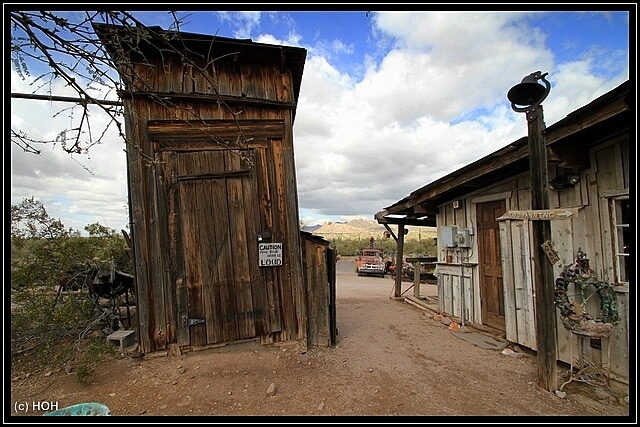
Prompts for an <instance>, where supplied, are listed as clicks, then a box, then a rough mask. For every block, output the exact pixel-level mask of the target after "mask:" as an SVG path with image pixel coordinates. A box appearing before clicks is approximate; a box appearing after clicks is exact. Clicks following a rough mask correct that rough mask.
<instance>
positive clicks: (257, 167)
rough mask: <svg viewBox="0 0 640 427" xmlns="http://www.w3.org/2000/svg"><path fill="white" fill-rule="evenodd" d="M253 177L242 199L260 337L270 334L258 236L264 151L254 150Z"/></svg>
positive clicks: (252, 288)
mask: <svg viewBox="0 0 640 427" xmlns="http://www.w3.org/2000/svg"><path fill="white" fill-rule="evenodd" d="M253 154H254V156H253V175H252V177H251V179H247V180H243V181H242V184H243V197H244V204H245V206H247V207H251V209H247V214H246V215H247V217H246V221H247V227H246V233H247V234H246V238H245V239H246V240H245V241H246V243H247V258H248V260H249V263H248V264H249V265H248V268H249V275H250V278H249V280H250V286H251V289H250V293H251V298H252V301H251V303H252V306H253V312H254V323H253V327H254V329H255V333H256V334H257V335H265V334H268V333H269V332H270V330H269V326H268V322H267V318H268V315H269V301H268V298H267V283H266V278H265V276H264V275H263V274H261V271H260V266H259V264H258V259H259V255H258V243H257V236H258V233H259V232H261V231H262V227H261V219H260V213H261V204H260V197H261V194H260V189H261V188H263V187H262V186H261V185H260V184H259V180H260V177H261V176H262V173H263V171H262V170H261V168H262V159H263V158H264V156H265V148H262V149H256V150H253Z"/></svg>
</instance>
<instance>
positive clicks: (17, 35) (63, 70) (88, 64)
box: [10, 11, 246, 163]
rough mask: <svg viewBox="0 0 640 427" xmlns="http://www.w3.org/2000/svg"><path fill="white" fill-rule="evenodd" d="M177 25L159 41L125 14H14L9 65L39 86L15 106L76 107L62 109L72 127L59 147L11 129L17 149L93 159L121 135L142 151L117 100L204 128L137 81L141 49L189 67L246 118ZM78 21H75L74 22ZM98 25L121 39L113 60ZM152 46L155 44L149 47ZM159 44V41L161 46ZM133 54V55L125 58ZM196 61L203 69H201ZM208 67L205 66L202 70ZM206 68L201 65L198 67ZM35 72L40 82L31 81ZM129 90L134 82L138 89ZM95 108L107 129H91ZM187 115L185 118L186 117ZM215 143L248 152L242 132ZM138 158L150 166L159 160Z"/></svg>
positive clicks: (193, 115)
mask: <svg viewBox="0 0 640 427" xmlns="http://www.w3.org/2000/svg"><path fill="white" fill-rule="evenodd" d="M167 13H168V14H169V15H170V16H171V17H172V21H173V23H172V25H171V27H170V28H172V31H162V32H160V33H158V32H157V31H155V29H154V28H155V27H147V26H145V25H144V24H143V23H142V22H140V21H139V20H138V19H137V18H135V17H134V16H133V15H132V14H131V13H129V12H124V11H97V12H89V11H85V12H43V11H39V12H38V11H34V12H30V11H11V13H10V20H11V59H12V63H13V67H14V69H15V71H16V73H17V74H18V76H20V78H22V79H23V80H24V81H29V82H30V84H31V85H32V86H34V89H33V92H32V93H31V94H15V96H14V94H12V98H22V99H26V98H31V99H34V100H37V99H48V100H51V101H65V102H72V103H74V105H73V106H72V107H69V108H63V109H61V110H60V111H59V112H57V113H56V114H55V115H58V114H60V113H61V112H63V111H65V112H68V113H70V117H71V119H72V125H70V126H69V127H68V128H65V129H61V130H60V131H59V132H57V137H56V139H55V140H43V139H38V138H36V137H35V136H31V135H29V133H28V132H27V131H26V130H24V129H13V128H12V129H11V142H12V143H13V144H16V145H17V146H19V147H20V148H21V149H22V150H23V151H25V152H28V153H33V154H40V153H41V152H42V149H41V147H43V146H50V145H52V144H59V146H60V147H61V148H62V149H63V150H64V151H65V152H67V153H69V154H80V153H88V150H89V149H90V148H91V147H92V146H94V145H96V144H99V143H101V142H103V140H104V139H105V138H106V135H107V130H108V129H110V128H112V127H115V130H116V132H117V134H118V135H119V137H120V138H121V140H122V141H123V142H124V143H125V144H127V147H128V148H129V149H136V150H138V148H137V147H136V146H135V144H133V143H132V141H129V140H128V139H127V136H126V134H125V131H124V124H123V115H124V107H123V104H122V103H121V102H119V101H118V100H117V99H115V97H116V96H118V97H120V98H121V97H123V96H126V95H127V94H129V95H132V94H133V93H134V92H135V93H136V94H140V93H145V94H146V95H147V96H149V97H151V98H152V99H153V100H154V102H156V103H157V104H159V105H161V106H162V107H164V108H166V109H167V111H168V112H170V117H173V118H174V119H175V120H184V119H181V118H180V117H185V116H186V117H189V120H195V121H198V120H202V118H201V117H199V116H198V114H197V113H195V112H194V111H193V110H192V109H185V108H184V107H182V106H180V105H179V104H177V103H174V102H172V101H171V99H166V98H165V97H162V96H159V95H157V94H155V93H154V92H153V91H152V90H151V88H150V87H149V85H148V83H147V82H146V81H145V79H144V78H142V77H141V76H137V75H136V71H135V67H134V64H133V63H132V62H131V58H132V57H133V56H135V57H137V58H142V61H144V62H145V63H148V64H151V62H152V61H146V60H145V55H144V52H143V50H142V49H140V46H143V45H144V46H146V47H149V46H154V47H155V48H156V49H157V50H156V51H155V52H154V55H156V54H159V55H161V56H169V55H170V56H174V57H175V56H178V57H179V58H180V60H181V61H182V63H183V65H185V66H189V67H192V69H194V70H197V71H198V72H200V73H201V74H202V75H203V76H206V79H207V81H208V83H209V84H210V86H211V87H212V88H214V95H213V96H214V97H215V99H216V102H217V103H218V104H219V105H220V106H221V107H223V108H226V109H227V110H228V111H229V112H230V113H231V114H232V116H233V117H236V118H237V116H238V115H239V114H241V113H242V111H233V109H232V108H231V107H230V106H229V105H228V104H227V103H226V102H225V100H224V99H223V98H222V97H221V96H220V95H219V93H218V92H217V89H216V88H217V84H216V79H217V76H215V71H213V73H214V75H211V71H210V70H212V69H213V67H211V64H212V63H213V62H215V61H216V59H218V58H214V57H211V51H210V52H209V53H208V56H207V57H206V58H205V57H204V56H203V54H202V53H198V52H194V51H192V50H190V49H188V47H187V46H186V44H185V43H183V41H182V39H181V37H182V35H181V33H180V27H181V25H182V21H181V19H180V18H179V17H178V15H177V14H176V12H167ZM72 18H74V19H73V20H72ZM94 23H100V24H110V25H111V26H112V28H113V31H112V32H110V33H109V35H110V36H112V37H117V41H118V43H113V44H112V47H116V49H119V50H116V51H115V52H113V51H111V52H107V49H106V47H105V46H104V45H103V44H102V42H101V40H100V39H99V38H98V37H97V35H96V33H95V28H94V26H93V24H94ZM150 40H153V41H154V44H152V43H150ZM158 41H160V42H159V43H158ZM125 46H126V47H128V50H125V49H126V48H125ZM194 59H198V60H199V61H195V60H194ZM203 63H204V64H205V65H204V66H202V65H201V64H203ZM198 64H200V65H198ZM32 71H37V73H38V74H36V75H34V74H32ZM131 82H135V83H134V85H135V86H134V85H132V84H131ZM59 83H62V84H63V86H62V87H63V88H70V89H71V90H72V91H73V92H74V94H75V96H63V95H62V94H60V93H53V91H54V88H56V87H60V86H59ZM90 106H94V108H98V109H99V111H101V112H102V113H104V114H106V116H107V118H108V123H107V125H106V126H104V128H103V129H93V127H92V123H93V120H92V118H91V111H90ZM184 112H186V113H187V114H186V115H185V114H183V113H184ZM211 138H212V140H213V141H214V142H216V143H218V144H224V145H227V146H229V145H230V144H231V145H234V146H236V147H245V146H246V138H245V136H244V134H243V133H242V129H241V128H240V126H239V125H238V137H237V138H236V139H235V141H223V140H222V139H220V138H218V137H217V136H216V135H214V134H212V135H211ZM138 153H139V154H140V155H141V156H142V157H143V158H144V159H146V160H147V161H148V162H150V163H153V161H154V159H152V158H149V156H147V155H145V154H144V153H141V152H140V151H139V150H138Z"/></svg>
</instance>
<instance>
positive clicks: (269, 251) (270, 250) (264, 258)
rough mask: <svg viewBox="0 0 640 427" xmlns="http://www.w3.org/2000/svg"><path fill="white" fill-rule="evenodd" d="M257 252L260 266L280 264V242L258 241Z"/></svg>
mask: <svg viewBox="0 0 640 427" xmlns="http://www.w3.org/2000/svg"><path fill="white" fill-rule="evenodd" d="M258 253H259V261H260V267H277V266H279V265H282V243H259V244H258Z"/></svg>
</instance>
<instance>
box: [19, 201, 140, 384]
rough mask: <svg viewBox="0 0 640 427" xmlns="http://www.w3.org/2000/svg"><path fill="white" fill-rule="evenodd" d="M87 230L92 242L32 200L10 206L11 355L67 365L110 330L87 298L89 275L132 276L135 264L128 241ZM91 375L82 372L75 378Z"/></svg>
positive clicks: (110, 232) (98, 227) (95, 226)
mask: <svg viewBox="0 0 640 427" xmlns="http://www.w3.org/2000/svg"><path fill="white" fill-rule="evenodd" d="M85 230H86V231H87V232H88V234H89V236H82V235H81V234H80V233H79V232H78V231H75V230H73V229H71V228H68V229H67V228H65V227H64V225H63V224H62V222H61V221H60V220H58V219H54V218H51V217H49V215H48V213H47V212H46V209H45V207H44V205H42V203H41V202H39V201H37V200H34V199H33V198H31V199H24V200H23V201H22V202H21V203H20V204H18V205H11V286H10V288H11V349H12V354H24V353H25V352H32V353H34V354H37V355H38V356H39V358H40V359H41V360H43V361H44V362H46V363H57V362H69V361H70V360H71V359H73V358H74V357H75V356H74V355H75V353H77V352H78V351H81V350H82V345H81V343H83V342H85V341H86V340H85V339H84V338H85V337H86V336H92V335H91V333H92V332H98V335H100V334H101V333H102V328H103V326H104V324H105V323H106V324H107V325H108V320H107V319H106V316H105V312H104V311H102V310H100V309H97V308H96V307H95V305H94V302H93V301H92V299H91V298H90V296H89V292H88V289H87V287H86V281H85V280H84V279H85V276H86V275H87V270H89V269H90V268H91V266H92V265H93V266H96V265H102V266H104V264H105V263H106V264H107V265H110V266H114V267H115V268H116V269H118V270H121V271H124V272H130V273H132V269H133V263H132V261H131V257H130V255H129V248H128V247H127V244H126V241H125V240H124V238H123V237H122V236H121V235H119V234H118V233H116V232H115V231H114V230H112V229H109V228H107V227H104V226H101V225H100V224H90V225H88V226H86V227H85ZM87 277H89V276H87ZM63 286H64V287H63ZM63 289H64V290H65V292H62V291H63ZM101 342H102V344H105V345H108V343H106V340H104V339H103V340H101ZM94 351H95V349H94ZM83 370H84V371H83ZM90 372H91V370H90V369H89V370H87V369H85V368H82V369H80V370H79V371H77V375H80V376H83V375H86V374H88V373H90Z"/></svg>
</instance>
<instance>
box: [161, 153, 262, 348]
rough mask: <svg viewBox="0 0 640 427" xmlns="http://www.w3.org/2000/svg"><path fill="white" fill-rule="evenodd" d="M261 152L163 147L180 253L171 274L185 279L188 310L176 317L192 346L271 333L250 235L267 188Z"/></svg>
mask: <svg viewBox="0 0 640 427" xmlns="http://www.w3.org/2000/svg"><path fill="white" fill-rule="evenodd" d="M262 151H263V150H259V149H246V150H229V149H217V150H203V151H185V152H171V153H169V154H168V157H170V158H171V160H169V161H170V162H171V163H173V167H171V168H170V169H173V170H174V171H175V178H174V179H175V180H176V182H177V191H176V194H175V197H174V198H173V200H169V205H170V211H172V212H171V214H172V215H173V217H174V218H175V219H176V223H175V226H174V227H170V240H171V242H172V244H173V245H174V247H175V248H176V253H177V258H178V262H177V264H176V265H177V268H176V272H175V275H176V276H177V278H178V280H183V281H184V286H182V288H181V289H183V291H184V292H186V295H179V296H178V301H180V300H181V299H183V300H186V305H183V306H184V307H183V308H184V310H186V315H185V314H184V311H183V314H182V316H181V317H182V319H180V321H181V322H182V328H183V331H182V334H183V336H186V337H188V343H189V344H190V345H196V346H197V345H206V344H214V343H220V342H232V341H235V340H240V339H246V338H252V337H256V336H260V335H264V334H266V333H268V332H269V331H268V330H267V329H268V326H267V325H269V321H268V317H269V313H268V311H269V310H268V309H267V305H268V303H267V296H266V284H265V279H264V278H263V277H262V275H261V274H260V272H259V266H258V249H257V240H256V238H257V235H258V234H259V233H260V231H261V227H262V225H261V224H262V223H263V222H264V221H263V219H262V218H261V214H263V212H262V211H261V209H260V203H259V200H261V199H260V194H261V193H262V194H264V192H265V189H261V188H259V183H258V181H259V179H258V178H257V176H258V173H257V172H256V168H257V167H258V166H259V165H260V163H261V162H260V161H259V160H258V158H259V157H260V156H261V155H262V156H264V152H262ZM165 157H167V156H165ZM257 165H258V166H257ZM262 184H263V185H265V184H264V183H262ZM179 292H180V291H179ZM178 305H179V304H178ZM185 317H186V318H185ZM178 341H181V340H178ZM182 341H184V340H182Z"/></svg>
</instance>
